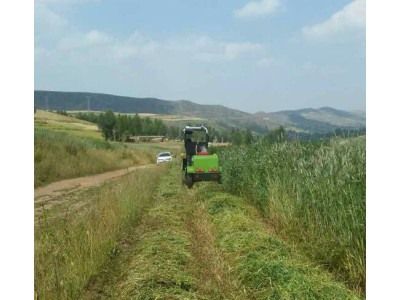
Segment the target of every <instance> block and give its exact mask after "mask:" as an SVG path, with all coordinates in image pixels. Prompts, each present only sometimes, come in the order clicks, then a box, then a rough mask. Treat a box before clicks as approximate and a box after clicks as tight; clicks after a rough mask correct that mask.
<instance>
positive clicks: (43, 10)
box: [35, 3, 68, 30]
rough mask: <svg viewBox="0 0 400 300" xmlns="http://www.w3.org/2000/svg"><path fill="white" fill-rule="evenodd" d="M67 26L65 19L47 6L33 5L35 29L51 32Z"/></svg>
mask: <svg viewBox="0 0 400 300" xmlns="http://www.w3.org/2000/svg"><path fill="white" fill-rule="evenodd" d="M67 24H68V22H67V20H66V19H64V18H63V17H62V16H61V15H59V14H57V13H56V12H54V11H53V10H51V9H49V8H48V7H47V5H44V4H41V3H37V4H35V27H37V26H39V27H40V29H42V30H51V29H54V28H59V27H64V26H66V25H67ZM42 27H43V28H42Z"/></svg>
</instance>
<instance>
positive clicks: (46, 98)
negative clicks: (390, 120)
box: [34, 90, 366, 133]
mask: <svg viewBox="0 0 400 300" xmlns="http://www.w3.org/2000/svg"><path fill="white" fill-rule="evenodd" d="M34 101H35V107H37V108H41V109H48V110H70V111H71V110H75V111H84V110H89V111H104V110H106V109H112V110H113V111H115V112H120V113H151V114H161V115H177V116H185V117H193V118H197V119H198V118H200V119H203V120H202V121H199V120H197V121H196V122H192V123H199V122H203V123H205V124H208V125H212V126H216V127H222V128H250V129H252V130H253V131H255V132H259V133H263V132H265V130H266V127H268V128H269V129H271V128H276V127H278V126H284V127H285V128H286V129H288V130H293V131H298V132H308V133H326V132H330V131H332V130H334V129H336V128H348V129H357V128H362V127H365V124H366V121H365V112H363V111H355V112H349V111H342V110H337V109H334V108H331V107H321V108H319V109H312V108H306V109H299V110H287V111H279V112H272V113H266V112H257V113H255V114H250V113H246V112H243V111H240V110H236V109H231V108H228V107H225V106H222V105H204V104H197V103H194V102H192V101H188V100H178V101H169V100H162V99H157V98H135V97H124V96H116V95H109V94H99V93H85V92H56V91H41V90H37V91H35V93H34ZM185 122H186V123H187V120H186V121H182V122H181V123H182V124H180V125H182V126H183V125H184V124H183V123H185ZM193 125H195V124H193Z"/></svg>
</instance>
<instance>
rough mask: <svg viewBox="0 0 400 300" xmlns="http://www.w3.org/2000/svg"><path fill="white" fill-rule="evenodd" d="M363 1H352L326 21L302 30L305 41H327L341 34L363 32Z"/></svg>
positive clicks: (364, 6) (364, 17)
mask: <svg viewBox="0 0 400 300" xmlns="http://www.w3.org/2000/svg"><path fill="white" fill-rule="evenodd" d="M365 13H366V3H365V0H354V1H353V2H351V3H350V4H348V5H346V6H345V7H344V8H343V9H342V10H340V11H338V12H336V13H334V14H333V15H332V16H331V17H330V18H329V19H328V20H326V21H324V22H322V23H319V24H315V25H313V26H308V27H304V28H303V35H304V37H306V38H307V39H329V38H332V37H337V36H339V35H343V34H352V35H354V34H360V33H363V32H365V19H366V16H365Z"/></svg>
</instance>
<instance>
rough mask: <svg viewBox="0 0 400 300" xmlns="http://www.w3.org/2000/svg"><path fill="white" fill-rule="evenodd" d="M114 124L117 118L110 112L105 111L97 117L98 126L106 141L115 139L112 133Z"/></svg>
mask: <svg viewBox="0 0 400 300" xmlns="http://www.w3.org/2000/svg"><path fill="white" fill-rule="evenodd" d="M116 123H117V117H116V116H115V114H114V112H113V111H112V110H106V111H105V112H104V113H102V114H100V115H99V124H98V126H99V129H100V130H101V132H102V134H103V136H104V138H105V139H106V141H107V140H109V139H114V138H115V136H114V133H115V125H116Z"/></svg>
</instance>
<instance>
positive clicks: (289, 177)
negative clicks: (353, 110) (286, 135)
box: [219, 137, 366, 290]
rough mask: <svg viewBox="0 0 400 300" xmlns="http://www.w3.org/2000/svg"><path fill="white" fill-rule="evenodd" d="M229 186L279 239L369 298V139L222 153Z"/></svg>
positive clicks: (263, 146) (232, 149)
mask: <svg viewBox="0 0 400 300" xmlns="http://www.w3.org/2000/svg"><path fill="white" fill-rule="evenodd" d="M219 154H220V157H221V163H222V165H223V170H224V186H225V188H226V190H228V191H230V192H231V193H234V194H237V195H241V196H243V197H246V199H247V200H248V201H250V202H251V203H253V204H255V205H256V206H258V207H259V208H261V211H262V212H263V213H264V215H265V216H266V217H267V220H268V221H269V223H270V225H272V227H273V228H274V229H275V230H276V232H277V233H278V234H279V235H280V236H281V237H284V238H285V239H286V240H287V241H290V242H292V243H294V244H295V245H297V246H298V247H299V248H301V249H302V251H303V252H304V253H306V254H307V255H308V256H309V257H311V258H312V259H313V260H314V261H317V262H319V263H321V264H323V265H324V266H326V267H327V268H328V269H329V270H331V271H332V272H334V274H335V275H336V276H337V277H338V278H340V279H342V280H344V281H346V282H347V283H348V284H349V285H350V286H351V287H353V288H355V289H361V290H365V274H366V273H365V272H366V258H365V233H366V225H365V217H366V216H365V211H366V203H365V193H366V150H365V137H364V138H362V137H361V138H356V139H348V140H332V141H329V142H324V143H320V144H315V143H300V142H285V143H274V144H268V143H262V142H259V143H256V144H254V145H251V146H246V147H227V148H224V149H220V150H219Z"/></svg>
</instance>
